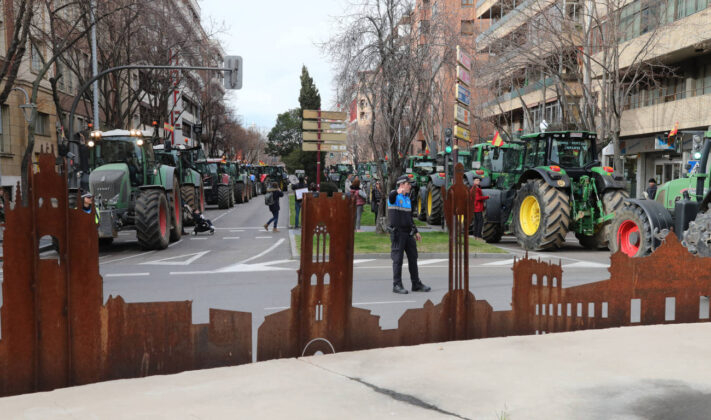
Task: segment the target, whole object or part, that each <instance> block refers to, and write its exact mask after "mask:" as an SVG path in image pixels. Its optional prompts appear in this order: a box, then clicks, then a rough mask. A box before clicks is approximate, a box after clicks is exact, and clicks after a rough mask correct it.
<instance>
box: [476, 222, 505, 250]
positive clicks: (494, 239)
mask: <svg viewBox="0 0 711 420" xmlns="http://www.w3.org/2000/svg"><path fill="white" fill-rule="evenodd" d="M481 236H482V237H483V238H484V240H485V241H486V242H487V243H490V244H497V243H499V242H501V236H503V232H502V229H501V225H500V224H498V223H488V222H487V221H486V220H484V228H483V229H482V230H481Z"/></svg>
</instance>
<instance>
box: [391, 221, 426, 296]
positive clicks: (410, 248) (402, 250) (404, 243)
mask: <svg viewBox="0 0 711 420" xmlns="http://www.w3.org/2000/svg"><path fill="white" fill-rule="evenodd" d="M390 241H391V247H390V258H392V260H393V284H402V261H403V256H404V255H403V254H407V268H408V270H410V281H412V284H416V283H419V282H420V274H419V272H418V270H417V242H416V241H415V238H414V237H413V236H410V232H403V231H399V230H395V231H394V232H391V233H390Z"/></svg>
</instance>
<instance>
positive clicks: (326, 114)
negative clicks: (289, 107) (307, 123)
mask: <svg viewBox="0 0 711 420" xmlns="http://www.w3.org/2000/svg"><path fill="white" fill-rule="evenodd" d="M319 118H320V119H322V120H339V121H345V120H346V113H345V112H336V111H321V114H320V115H319V111H314V110H312V109H305V110H304V119H305V120H317V119H319Z"/></svg>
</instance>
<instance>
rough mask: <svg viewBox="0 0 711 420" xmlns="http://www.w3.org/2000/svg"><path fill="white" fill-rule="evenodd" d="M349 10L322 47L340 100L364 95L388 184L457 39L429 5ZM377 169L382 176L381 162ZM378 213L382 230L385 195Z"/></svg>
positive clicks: (367, 3)
mask: <svg viewBox="0 0 711 420" xmlns="http://www.w3.org/2000/svg"><path fill="white" fill-rule="evenodd" d="M433 3H438V1H437V0H434V1H433ZM433 8H435V9H436V4H433ZM350 10H353V13H351V14H349V15H348V16H344V17H342V18H341V20H340V22H341V26H340V28H339V29H338V31H337V33H336V35H334V36H333V37H332V38H331V39H330V40H329V41H328V42H327V43H326V44H324V46H323V49H324V52H325V53H326V54H327V55H328V56H329V57H331V58H332V59H333V61H334V63H335V66H336V70H337V76H336V83H337V85H338V86H339V89H338V91H339V92H341V93H342V94H343V96H344V98H343V99H342V100H339V102H341V103H348V102H349V101H348V99H350V98H353V97H354V96H355V92H356V91H360V92H361V94H362V97H364V98H365V99H366V100H367V102H368V107H369V109H370V116H369V117H370V119H369V122H370V130H369V143H370V146H371V148H372V149H373V150H374V152H375V153H376V155H377V156H380V157H384V156H387V157H389V160H390V165H389V171H388V174H387V186H388V187H393V186H394V185H395V180H396V179H397V177H398V176H400V175H401V174H402V172H403V167H402V166H403V157H404V156H405V155H406V154H407V151H408V150H409V149H410V145H411V144H412V141H413V140H414V139H415V137H416V136H417V135H418V133H419V132H420V129H421V128H422V121H423V117H424V115H425V113H426V112H427V111H428V110H429V106H430V104H431V93H432V87H433V85H434V84H435V82H436V80H437V75H438V74H439V71H440V69H441V68H442V66H443V65H444V63H445V62H447V61H449V62H451V61H452V56H453V55H454V50H453V48H454V47H455V46H456V45H452V44H451V38H447V35H451V33H450V23H451V22H448V21H447V19H446V18H440V17H439V16H437V15H436V14H433V13H431V9H430V15H425V16H415V15H414V14H413V10H414V2H413V1H410V0H363V1H361V2H360V3H358V4H355V3H353V4H351V7H350ZM414 26H417V27H414ZM379 128H381V129H382V137H381V138H378V137H379V135H378V131H380V130H379ZM376 136H377V137H376ZM378 170H379V172H380V173H379V175H380V177H381V179H385V177H384V176H383V173H382V168H378ZM378 216H379V217H378V226H377V229H378V231H379V232H384V230H385V220H384V219H385V217H384V216H385V201H384V200H383V202H382V203H381V206H380V208H379V211H378Z"/></svg>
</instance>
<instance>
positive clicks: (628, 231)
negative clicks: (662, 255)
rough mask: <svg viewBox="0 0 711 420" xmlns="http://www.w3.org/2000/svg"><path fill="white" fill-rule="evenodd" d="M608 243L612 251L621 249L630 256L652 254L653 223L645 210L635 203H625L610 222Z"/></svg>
mask: <svg viewBox="0 0 711 420" xmlns="http://www.w3.org/2000/svg"><path fill="white" fill-rule="evenodd" d="M608 244H609V248H610V251H612V253H615V252H617V251H618V250H620V251H622V252H624V253H625V254H627V255H628V256H630V257H643V256H645V255H649V254H651V253H652V246H653V244H654V236H653V233H652V225H651V223H649V219H648V218H647V216H646V215H645V214H644V211H643V210H642V209H641V208H639V207H637V206H635V205H634V204H632V205H625V206H623V207H622V208H621V209H620V210H618V211H617V212H616V213H615V218H614V219H613V220H612V223H610V237H609V238H608Z"/></svg>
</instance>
